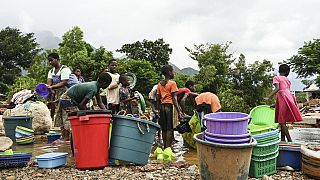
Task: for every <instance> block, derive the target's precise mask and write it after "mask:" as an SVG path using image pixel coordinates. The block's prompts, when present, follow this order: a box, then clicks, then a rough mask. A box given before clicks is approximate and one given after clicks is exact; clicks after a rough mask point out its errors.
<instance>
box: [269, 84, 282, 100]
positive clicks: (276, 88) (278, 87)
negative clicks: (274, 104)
mask: <svg viewBox="0 0 320 180" xmlns="http://www.w3.org/2000/svg"><path fill="white" fill-rule="evenodd" d="M273 85H274V87H275V89H274V90H273V91H272V92H271V93H270V94H269V95H268V96H267V97H266V99H267V100H269V99H270V98H271V97H272V96H273V95H274V94H276V93H277V92H278V91H279V90H280V86H279V84H278V83H275V84H273Z"/></svg>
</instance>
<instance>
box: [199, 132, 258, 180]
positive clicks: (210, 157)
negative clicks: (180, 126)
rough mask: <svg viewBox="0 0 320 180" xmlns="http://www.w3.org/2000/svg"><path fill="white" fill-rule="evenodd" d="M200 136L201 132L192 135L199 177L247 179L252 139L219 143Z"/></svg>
mask: <svg viewBox="0 0 320 180" xmlns="http://www.w3.org/2000/svg"><path fill="white" fill-rule="evenodd" d="M201 137H202V133H200V134H196V135H194V139H195V141H196V144H197V155H198V160H199V171H200V177H201V179H203V180H207V179H237V180H247V179H248V174H249V167H250V158H251V152H252V148H253V147H254V146H255V145H256V144H257V142H256V141H255V140H254V139H252V141H251V142H250V143H248V144H219V143H212V142H207V141H203V140H201Z"/></svg>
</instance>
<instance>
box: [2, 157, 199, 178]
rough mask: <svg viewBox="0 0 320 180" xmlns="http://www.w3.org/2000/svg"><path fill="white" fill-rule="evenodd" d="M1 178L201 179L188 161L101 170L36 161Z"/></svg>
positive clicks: (9, 170)
mask: <svg viewBox="0 0 320 180" xmlns="http://www.w3.org/2000/svg"><path fill="white" fill-rule="evenodd" d="M0 172H1V173H0V177H1V179H6V180H13V179H23V180H29V179H32V180H35V179H52V180H53V179H59V180H60V179H62V180H63V179H86V180H89V179H121V180H122V179H123V180H126V179H128V180H129V179H130V180H138V179H159V180H161V179H163V180H167V179H199V170H198V168H197V166H196V165H188V164H186V163H183V162H181V163H179V162H178V163H174V164H160V163H157V162H155V161H154V162H151V163H149V164H147V165H145V166H112V167H105V168H104V169H101V170H91V171H89V170H77V169H75V168H74V167H70V166H69V167H68V166H66V167H61V168H58V169H38V167H36V166H35V163H31V164H29V165H28V166H27V167H24V168H17V169H8V170H0Z"/></svg>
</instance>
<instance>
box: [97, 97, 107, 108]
mask: <svg viewBox="0 0 320 180" xmlns="http://www.w3.org/2000/svg"><path fill="white" fill-rule="evenodd" d="M96 99H97V103H98V106H99V107H100V108H101V109H106V106H105V105H104V104H103V102H102V99H101V96H100V94H99V93H98V94H97V95H96Z"/></svg>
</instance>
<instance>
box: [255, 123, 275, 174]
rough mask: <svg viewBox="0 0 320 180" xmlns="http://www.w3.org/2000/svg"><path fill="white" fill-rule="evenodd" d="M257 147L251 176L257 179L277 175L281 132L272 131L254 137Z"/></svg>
mask: <svg viewBox="0 0 320 180" xmlns="http://www.w3.org/2000/svg"><path fill="white" fill-rule="evenodd" d="M253 138H254V139H255V140H256V141H257V146H256V147H254V148H253V151H252V156H251V163H250V172H249V174H250V176H251V177H255V178H260V177H263V176H264V175H271V174H274V173H276V168H277V157H278V155H279V145H278V143H279V142H280V138H279V130H278V129H271V131H269V132H264V133H260V134H256V135H253Z"/></svg>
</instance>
